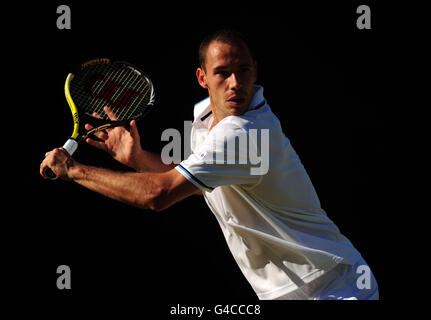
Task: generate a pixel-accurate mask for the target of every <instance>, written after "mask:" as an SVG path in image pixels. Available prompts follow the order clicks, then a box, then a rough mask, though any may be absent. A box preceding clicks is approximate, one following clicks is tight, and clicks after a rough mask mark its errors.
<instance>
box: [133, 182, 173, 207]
mask: <svg viewBox="0 0 431 320" xmlns="http://www.w3.org/2000/svg"><path fill="white" fill-rule="evenodd" d="M166 198H167V197H166V191H165V190H164V189H162V188H161V189H159V190H153V191H152V192H151V194H150V195H147V196H146V197H145V199H140V201H138V203H137V206H138V207H140V208H142V209H147V210H152V211H156V212H160V211H163V210H165V209H166V208H167V207H168V206H169V205H168V204H167V200H166Z"/></svg>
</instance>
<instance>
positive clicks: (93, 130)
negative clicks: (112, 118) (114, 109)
mask: <svg viewBox="0 0 431 320" xmlns="http://www.w3.org/2000/svg"><path fill="white" fill-rule="evenodd" d="M110 127H112V124H110V123H107V124H104V125H102V126H100V127H97V128H94V129H91V130H89V131H87V132H86V133H85V135H83V136H82V137H81V139H80V141H83V140H85V139H87V138H88V136H89V135H90V134H94V133H97V132H99V131H103V130H105V129H108V128H110Z"/></svg>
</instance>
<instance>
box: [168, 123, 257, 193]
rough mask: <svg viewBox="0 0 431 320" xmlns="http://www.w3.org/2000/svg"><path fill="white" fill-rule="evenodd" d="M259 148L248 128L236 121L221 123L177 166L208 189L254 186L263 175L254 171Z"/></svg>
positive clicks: (196, 184) (200, 187) (194, 181)
mask: <svg viewBox="0 0 431 320" xmlns="http://www.w3.org/2000/svg"><path fill="white" fill-rule="evenodd" d="M256 148H257V147H256V144H255V143H254V142H252V141H250V137H249V134H248V132H247V130H245V129H244V128H242V127H240V126H238V125H235V124H233V123H229V122H225V123H219V124H218V125H217V126H216V127H214V128H213V130H211V131H210V132H209V134H208V136H207V137H206V139H205V140H204V141H203V143H202V144H201V145H200V146H197V148H196V149H195V151H194V152H193V153H192V154H191V155H190V156H189V157H188V158H187V159H186V160H184V161H182V162H181V163H180V164H179V165H178V166H177V167H176V169H177V170H178V171H179V172H180V173H181V174H182V175H183V176H184V177H185V178H186V179H188V180H189V181H190V182H192V183H193V184H194V185H195V186H197V187H198V188H199V189H201V190H204V191H207V192H211V191H213V190H214V189H215V188H216V187H218V186H223V185H252V184H255V183H258V182H259V181H260V179H261V178H262V176H261V175H256V174H254V172H253V170H252V168H253V167H254V165H252V162H251V161H250V160H251V159H253V158H254V157H255V155H256V154H257V149H256Z"/></svg>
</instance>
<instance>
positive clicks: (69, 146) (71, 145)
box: [43, 139, 78, 180]
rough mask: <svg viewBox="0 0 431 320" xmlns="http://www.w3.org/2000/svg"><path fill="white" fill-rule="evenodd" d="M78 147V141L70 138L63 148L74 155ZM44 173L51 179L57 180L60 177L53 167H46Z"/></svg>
mask: <svg viewBox="0 0 431 320" xmlns="http://www.w3.org/2000/svg"><path fill="white" fill-rule="evenodd" d="M77 148H78V142H77V141H76V140H75V139H69V140H67V141H66V143H65V144H64V145H63V149H64V150H66V152H67V153H68V154H69V155H70V156H72V154H73V153H74V152H75V151H76V149H77ZM43 173H44V175H45V176H46V177H47V178H48V179H50V180H55V179H57V178H58V177H57V176H56V175H55V173H54V171H52V170H51V168H45V169H44V170H43Z"/></svg>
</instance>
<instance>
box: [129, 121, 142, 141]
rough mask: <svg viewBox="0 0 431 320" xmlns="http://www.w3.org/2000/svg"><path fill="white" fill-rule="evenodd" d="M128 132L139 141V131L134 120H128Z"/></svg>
mask: <svg viewBox="0 0 431 320" xmlns="http://www.w3.org/2000/svg"><path fill="white" fill-rule="evenodd" d="M130 134H131V136H132V138H133V139H134V140H138V141H139V139H140V137H139V131H138V127H137V125H136V121H135V120H132V121H130Z"/></svg>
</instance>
